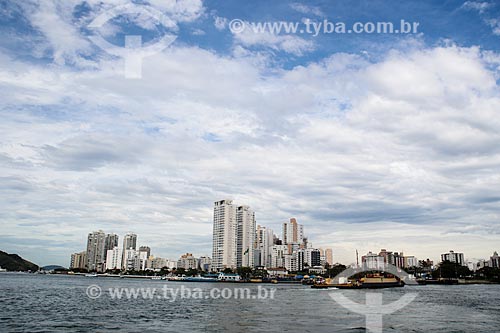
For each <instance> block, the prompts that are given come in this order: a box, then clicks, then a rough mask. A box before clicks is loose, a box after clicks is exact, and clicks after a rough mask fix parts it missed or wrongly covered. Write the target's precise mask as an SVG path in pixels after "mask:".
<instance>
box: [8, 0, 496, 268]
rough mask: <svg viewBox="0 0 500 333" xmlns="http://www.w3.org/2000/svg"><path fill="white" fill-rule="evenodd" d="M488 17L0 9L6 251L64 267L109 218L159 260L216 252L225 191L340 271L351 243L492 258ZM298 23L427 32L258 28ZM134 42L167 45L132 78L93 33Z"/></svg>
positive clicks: (444, 9)
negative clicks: (407, 25) (255, 25)
mask: <svg viewBox="0 0 500 333" xmlns="http://www.w3.org/2000/svg"><path fill="white" fill-rule="evenodd" d="M127 4H128V5H127ZM117 8H118V9H125V10H122V11H121V12H120V11H117ZM138 8H142V9H144V10H139V9H138ZM125 11H128V13H125ZM151 14H152V15H153V16H151ZM499 14H500V4H498V3H496V2H495V1H493V0H490V1H484V2H474V1H467V2H464V1H463V0H462V1H459V0H448V1H443V2H438V1H431V0H426V1H421V0H419V1H404V2H403V1H380V0H374V1H352V0H335V1H307V2H302V3H300V2H292V1H283V0H280V1H272V2H270V1H219V0H208V1H204V2H201V1H198V0H178V1H173V0H150V1H149V2H140V3H139V2H135V4H134V3H132V2H130V1H123V0H114V1H104V2H102V1H97V0H87V1H81V0H44V1H9V0H0V33H1V36H2V38H1V39H0V73H1V74H0V115H1V121H0V133H1V135H0V170H1V174H0V221H1V222H0V223H1V226H2V232H1V234H0V249H1V250H4V251H7V252H10V253H19V254H20V255H22V256H23V257H26V258H27V259H29V260H32V261H34V262H35V263H38V264H41V265H46V264H60V265H63V266H67V265H68V264H69V256H70V254H71V253H73V252H78V251H81V250H83V249H84V248H85V245H86V236H87V234H88V233H89V232H91V231H93V230H98V229H102V230H104V231H106V232H114V233H118V234H119V235H120V237H121V238H122V237H123V234H125V233H126V232H129V231H131V232H135V233H137V234H138V235H139V236H138V238H139V240H138V241H139V243H140V244H141V245H149V246H151V247H152V249H153V251H152V252H153V254H154V255H157V256H164V257H170V258H177V257H178V256H179V255H180V254H181V253H183V252H186V251H189V252H193V253H194V254H195V255H204V254H209V255H210V254H211V243H212V239H211V237H212V206H213V202H214V201H215V200H219V199H223V198H232V199H234V200H235V201H236V202H237V203H241V204H247V205H250V206H251V207H252V208H253V209H254V210H255V211H256V217H257V222H258V223H259V224H262V225H266V226H269V227H271V228H273V229H274V230H275V231H276V232H277V233H281V232H280V229H281V227H280V225H281V223H282V222H284V221H286V220H287V219H288V218H290V217H296V218H297V219H298V221H299V222H300V223H302V224H304V226H305V232H306V234H307V235H308V236H309V239H310V241H311V242H312V243H313V245H314V246H317V247H320V246H322V247H332V248H333V249H334V256H335V259H336V261H339V262H343V263H346V264H347V263H351V262H354V260H355V254H354V253H355V250H356V249H358V250H359V252H360V253H366V252H367V251H369V250H371V251H379V250H380V248H387V249H390V250H393V251H404V253H405V254H408V255H410V254H413V255H416V256H417V257H418V258H420V259H424V258H427V257H429V258H431V259H434V260H437V259H438V256H439V254H440V253H443V252H446V251H448V250H450V249H454V250H456V251H461V252H464V253H465V256H466V258H485V257H489V256H490V255H491V253H492V252H493V251H494V250H500V241H499V240H500V228H499V222H500V113H499V112H500V90H499V74H500V15H499ZM148 15H149V16H148ZM103 17H104V18H106V22H100V21H99V22H100V24H99V27H97V28H96V27H95V26H93V25H92V23H93V22H94V23H95V22H96V20H98V19H100V18H103ZM158 18H160V19H158ZM234 19H239V20H242V22H243V24H244V27H246V28H245V29H244V30H243V31H242V32H240V33H236V32H232V31H231V30H230V27H231V26H230V23H231V22H232V20H234ZM307 19H309V20H310V22H316V23H318V22H324V20H328V21H330V22H345V23H346V25H347V26H350V25H352V24H353V23H354V22H379V21H384V22H394V24H399V22H400V21H401V20H402V19H404V20H405V21H408V22H418V23H419V24H420V25H419V27H418V32H417V33H410V34H377V33H372V34H368V33H362V34H327V33H320V34H318V35H317V36H313V35H312V34H307V33H306V34H304V33H279V34H278V33H271V32H255V31H254V30H252V29H251V25H250V24H251V23H252V22H279V21H287V22H299V23H300V22H302V23H303V22H305V21H306V20H307ZM129 35H136V36H142V37H141V38H142V43H143V44H144V46H151V45H153V47H154V45H160V44H158V43H160V42H161V41H162V38H163V37H164V36H167V35H168V36H173V38H172V39H175V40H174V41H173V43H171V44H169V45H166V46H167V47H164V48H160V49H159V50H156V51H155V52H151V54H150V55H149V56H147V57H145V58H143V59H142V69H141V71H140V77H139V78H130V77H127V75H126V74H127V70H126V68H127V67H126V66H125V58H123V57H122V56H120V55H116V54H115V55H113V54H112V53H113V51H112V50H106V49H103V48H102V45H97V44H99V43H96V42H95V41H96V40H97V38H100V40H103V41H106V42H108V43H109V44H108V45H114V46H115V48H116V49H117V50H121V51H123V50H124V48H122V47H123V46H125V39H126V37H125V36H129ZM128 46H129V47H130V45H128ZM131 52H132V51H131ZM115 53H116V52H115Z"/></svg>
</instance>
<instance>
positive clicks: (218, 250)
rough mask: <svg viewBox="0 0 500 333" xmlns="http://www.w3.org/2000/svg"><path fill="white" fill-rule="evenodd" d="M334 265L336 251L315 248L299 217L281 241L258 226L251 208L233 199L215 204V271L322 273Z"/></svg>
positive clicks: (286, 226)
mask: <svg viewBox="0 0 500 333" xmlns="http://www.w3.org/2000/svg"><path fill="white" fill-rule="evenodd" d="M331 264H333V252H332V249H320V248H315V247H313V246H312V244H311V243H310V242H309V241H308V239H307V237H306V236H305V234H304V226H303V225H301V224H299V223H298V222H297V220H296V219H295V218H291V219H290V221H288V222H285V223H283V225H282V234H281V239H280V238H279V237H278V236H277V235H276V234H275V233H274V231H273V230H272V229H270V228H268V227H265V226H261V225H257V224H256V221H255V212H254V211H252V210H251V209H250V207H249V206H245V205H237V204H235V203H233V201H232V200H229V199H225V200H220V201H216V202H215V203H214V216H213V247H212V270H214V271H221V270H224V269H226V268H230V269H237V268H239V267H250V268H265V269H267V270H268V271H269V270H273V269H275V268H281V269H286V270H288V271H294V272H296V271H303V270H305V269H308V270H309V271H314V272H317V273H321V272H324V270H325V266H327V265H331Z"/></svg>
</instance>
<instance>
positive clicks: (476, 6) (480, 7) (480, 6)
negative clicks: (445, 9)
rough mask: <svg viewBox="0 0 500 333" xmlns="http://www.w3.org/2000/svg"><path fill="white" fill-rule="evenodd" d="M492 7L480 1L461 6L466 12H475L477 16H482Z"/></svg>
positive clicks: (467, 2)
mask: <svg viewBox="0 0 500 333" xmlns="http://www.w3.org/2000/svg"><path fill="white" fill-rule="evenodd" d="M491 7H492V4H491V3H489V2H485V1H484V2H481V1H466V2H464V4H463V5H462V8H464V9H468V10H476V11H478V12H479V14H484V13H485V12H486V10H488V9H489V8H491Z"/></svg>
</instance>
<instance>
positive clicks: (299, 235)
mask: <svg viewBox="0 0 500 333" xmlns="http://www.w3.org/2000/svg"><path fill="white" fill-rule="evenodd" d="M282 236H283V244H303V242H304V226H303V225H302V224H298V223H297V220H296V219H295V218H293V217H292V218H291V219H290V222H285V223H283V235H282Z"/></svg>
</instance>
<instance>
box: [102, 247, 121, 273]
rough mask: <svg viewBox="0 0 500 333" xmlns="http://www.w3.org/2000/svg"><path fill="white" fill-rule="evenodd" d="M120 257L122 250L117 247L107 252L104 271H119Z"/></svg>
mask: <svg viewBox="0 0 500 333" xmlns="http://www.w3.org/2000/svg"><path fill="white" fill-rule="evenodd" d="M122 257H123V256H122V249H121V248H119V247H118V246H115V247H114V248H113V249H111V250H108V251H107V254H106V269H121V268H122Z"/></svg>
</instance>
